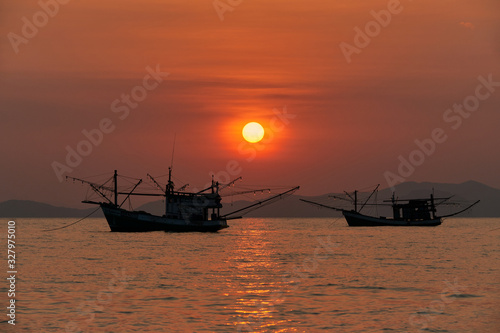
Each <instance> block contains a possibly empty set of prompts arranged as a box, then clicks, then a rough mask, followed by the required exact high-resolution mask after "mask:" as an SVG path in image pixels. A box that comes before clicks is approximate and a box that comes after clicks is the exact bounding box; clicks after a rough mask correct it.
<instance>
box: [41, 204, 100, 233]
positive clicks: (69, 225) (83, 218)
mask: <svg viewBox="0 0 500 333" xmlns="http://www.w3.org/2000/svg"><path fill="white" fill-rule="evenodd" d="M99 208H101V207H97V209H96V210H94V211H93V212H92V213H90V214H89V215H87V216H85V217H82V218H81V219H79V220H78V221H76V222H73V223H70V224H68V225H65V226H62V227H59V228H54V229H46V230H42V231H54V230H59V229H64V228H67V227H71V226H72V225H75V224H77V223H78V222H81V221H83V220H85V219H86V218H88V217H89V216H90V215H92V214H94V213H95V212H97V211H98V210H99Z"/></svg>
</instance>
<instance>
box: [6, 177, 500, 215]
mask: <svg viewBox="0 0 500 333" xmlns="http://www.w3.org/2000/svg"><path fill="white" fill-rule="evenodd" d="M433 189H434V194H435V196H436V197H448V196H451V195H454V197H453V199H452V200H453V201H468V202H473V201H476V200H481V202H480V203H479V204H478V205H477V206H476V207H474V208H473V209H472V210H471V211H470V212H468V213H466V215H465V216H470V217H500V190H499V189H495V188H492V187H490V186H487V185H484V184H482V183H479V182H475V181H468V182H465V183H462V184H445V183H429V182H422V183H417V182H406V183H403V184H399V185H397V186H396V188H395V190H396V196H397V197H398V198H399V199H409V198H427V197H429V195H430V193H432V190H433ZM299 193H300V192H299ZM331 194H335V193H331ZM328 195H329V194H325V195H321V196H311V197H307V196H301V195H292V196H290V197H288V198H286V199H285V200H279V201H277V202H275V203H273V204H272V205H269V206H265V207H262V208H261V209H258V210H256V211H253V212H251V213H249V214H247V215H245V216H247V217H298V218H300V217H332V216H340V214H339V213H338V212H335V211H333V210H329V209H319V208H316V207H314V206H311V205H308V204H306V203H304V202H302V201H300V200H299V199H306V200H311V201H319V202H322V203H325V204H328V205H332V206H335V205H337V206H339V205H342V202H340V201H338V200H337V201H334V200H333V199H332V198H328ZM337 195H339V194H337ZM391 195H392V190H391V189H383V190H380V191H379V192H378V199H379V201H380V200H383V199H389V198H390V197H391ZM360 197H362V195H360ZM223 203H224V209H223V212H225V213H229V212H231V211H234V210H237V209H239V208H242V207H245V206H247V205H248V204H249V203H250V202H249V201H236V202H233V203H227V202H223ZM342 207H343V208H350V207H347V206H345V205H342ZM439 208H442V209H439V210H438V213H441V214H443V213H447V212H453V211H457V210H459V208H458V207H450V206H443V207H439ZM94 209H95V208H94V207H90V208H88V209H75V208H66V207H56V206H52V205H49V204H44V203H40V202H35V201H24V200H9V201H5V202H2V203H0V217H3V218H16V217H83V216H86V215H88V214H89V213H91V212H92V211H93V210H94ZM372 209H373V208H372ZM137 210H144V211H147V212H150V213H153V214H158V215H162V214H163V212H164V203H163V202H162V201H155V202H150V203H147V204H144V205H142V206H140V207H139V208H137ZM363 212H367V213H373V214H374V215H389V216H390V215H391V213H390V211H388V210H387V208H385V210H384V208H382V207H379V208H378V211H377V212H375V211H370V210H363ZM93 216H94V217H99V216H103V215H102V213H101V212H100V211H99V212H98V213H96V214H94V215H93Z"/></svg>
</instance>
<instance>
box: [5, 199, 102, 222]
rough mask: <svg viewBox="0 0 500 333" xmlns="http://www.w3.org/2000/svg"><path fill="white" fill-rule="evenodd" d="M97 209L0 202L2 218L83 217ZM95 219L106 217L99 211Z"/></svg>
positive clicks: (26, 201)
mask: <svg viewBox="0 0 500 333" xmlns="http://www.w3.org/2000/svg"><path fill="white" fill-rule="evenodd" d="M94 210H95V208H87V209H77V208H67V207H57V206H52V205H49V204H46V203H41V202H36V201H29V200H8V201H4V202H0V217H7V218H18V217H83V216H86V215H88V214H90V213H91V212H92V211H94ZM93 216H94V217H99V216H104V215H102V213H101V212H100V211H99V212H98V213H95V214H94V215H93Z"/></svg>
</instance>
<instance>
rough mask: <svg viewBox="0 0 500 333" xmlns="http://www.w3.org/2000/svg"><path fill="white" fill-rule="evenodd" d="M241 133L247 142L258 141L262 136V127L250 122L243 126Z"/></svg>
mask: <svg viewBox="0 0 500 333" xmlns="http://www.w3.org/2000/svg"><path fill="white" fill-rule="evenodd" d="M242 134H243V138H244V139H245V140H247V141H248V142H251V143H255V142H259V141H260V140H262V138H263V137H264V127H262V125H261V124H259V123H256V122H251V123H248V124H246V125H245V127H243V131H242Z"/></svg>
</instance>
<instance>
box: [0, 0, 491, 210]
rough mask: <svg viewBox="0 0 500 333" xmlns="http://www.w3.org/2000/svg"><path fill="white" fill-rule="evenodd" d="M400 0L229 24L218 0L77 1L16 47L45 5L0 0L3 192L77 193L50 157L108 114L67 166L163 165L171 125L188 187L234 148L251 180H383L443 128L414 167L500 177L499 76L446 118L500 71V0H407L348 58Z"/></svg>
mask: <svg viewBox="0 0 500 333" xmlns="http://www.w3.org/2000/svg"><path fill="white" fill-rule="evenodd" d="M66 1H67V0H66ZM221 1H222V2H223V3H228V2H227V1H226V0H221ZM45 2H47V3H50V2H52V1H49V0H46V1H45ZM236 2H237V1H236ZM236 2H234V1H233V3H236ZM389 2H390V1H379V0H377V1H375V0H374V1H362V4H353V3H352V1H347V0H342V1H319V0H312V1H289V0H288V1H284V0H283V1H281V0H279V1H278V0H276V1H269V0H267V1H258V0H244V1H242V2H241V4H240V5H238V6H235V7H234V8H233V10H232V11H227V12H225V13H224V15H223V16H224V20H223V21H221V20H220V19H219V16H218V14H217V12H216V10H215V9H214V6H213V1H210V0H203V1H201V0H190V1H181V0H175V1H171V0H162V1H159V0H143V1H130V0H125V1H124V0H121V1H104V2H103V1H96V0H88V1H69V2H68V3H67V4H64V5H62V4H61V5H59V9H58V12H57V13H56V14H55V15H54V17H51V18H49V19H48V22H47V23H46V24H45V25H42V26H41V27H39V28H38V32H37V33H36V35H35V36H34V37H32V38H27V39H26V40H27V43H21V44H19V45H17V48H18V51H19V52H18V53H16V52H15V50H14V49H15V47H13V46H12V43H11V41H10V40H9V37H8V36H9V33H15V34H17V35H18V36H22V28H23V24H24V22H23V20H22V18H23V17H26V18H27V19H28V20H29V21H32V20H33V15H36V13H37V12H39V11H40V10H41V7H40V5H39V3H38V1H31V0H30V1H27V0H22V1H15V2H8V3H6V2H2V4H1V5H0V12H1V14H0V20H1V22H2V24H1V28H0V33H1V35H2V36H4V37H2V39H1V42H0V105H1V109H0V112H1V122H0V133H1V134H0V135H1V140H2V145H1V146H0V154H1V156H2V157H3V159H2V167H1V170H2V172H1V173H0V183H1V184H2V189H3V190H2V191H1V192H0V200H2V201H3V200H7V199H31V200H40V201H45V202H49V203H52V204H65V205H73V206H75V205H77V201H78V200H79V199H80V198H78V197H77V195H75V190H74V188H73V187H72V186H71V185H69V184H67V183H64V182H63V183H60V182H59V181H58V179H57V177H56V175H55V172H54V170H53V162H54V161H57V162H60V163H62V164H64V163H65V157H66V150H65V147H66V146H70V147H72V148H75V149H76V146H77V145H78V143H79V142H80V141H81V140H84V139H85V137H84V136H83V134H82V130H84V129H86V130H91V129H94V128H96V127H98V126H99V122H100V121H101V120H102V119H103V118H109V119H110V120H111V121H112V123H113V126H115V129H114V131H113V132H112V133H109V134H105V135H104V137H103V140H102V143H101V144H99V145H98V146H96V147H93V149H92V152H91V153H90V154H89V155H88V156H85V157H83V158H82V162H81V163H80V164H78V166H76V167H74V168H72V169H73V171H72V172H71V173H69V172H68V173H65V174H68V175H71V176H81V177H84V176H86V175H93V174H101V173H105V172H111V171H112V170H113V169H118V170H119V171H120V172H121V173H124V174H128V175H137V176H138V177H145V174H146V173H147V172H149V173H151V174H164V173H166V169H167V167H168V165H169V164H170V155H171V147H172V142H173V137H174V133H176V135H177V139H176V140H177V144H176V154H175V173H176V175H177V177H178V178H180V179H182V180H186V181H187V182H189V183H191V184H195V185H196V184H199V186H202V185H204V184H205V183H206V182H207V181H208V180H209V176H208V174H209V172H210V171H214V172H219V171H221V170H224V169H226V167H227V163H228V162H229V161H232V160H235V161H237V162H238V165H239V166H240V167H241V169H242V172H241V176H243V178H244V180H245V183H248V184H269V185H302V190H301V194H320V193H325V192H332V191H341V190H343V189H354V188H356V187H363V188H364V187H366V186H369V185H372V184H377V183H381V184H382V186H383V187H386V186H387V181H386V178H385V177H384V173H385V172H386V171H390V172H393V173H396V172H397V169H398V165H399V161H398V156H400V155H402V156H403V157H408V156H409V154H410V153H411V152H412V151H414V150H415V149H416V146H415V143H414V141H415V140H416V139H418V140H423V139H426V138H429V137H430V135H431V134H430V133H431V132H432V130H433V129H435V128H443V129H444V130H445V132H446V134H447V135H448V139H447V141H446V142H444V143H442V144H438V145H437V147H436V151H435V153H433V154H431V156H428V157H426V159H425V162H424V163H423V164H422V165H420V166H418V167H416V168H415V171H414V172H413V173H412V174H411V176H409V177H406V179H407V180H412V181H437V182H463V181H467V180H470V179H473V180H477V181H481V182H484V183H486V184H488V185H491V186H494V187H497V188H499V187H500V175H499V173H498V170H499V169H500V158H499V157H498V154H497V153H496V150H492V149H494V146H495V144H496V143H497V142H500V140H499V139H500V135H499V132H498V130H497V127H498V124H499V120H500V114H499V106H500V87H498V89H497V91H496V92H493V93H491V94H490V95H491V96H489V97H488V98H487V99H485V100H484V101H481V103H480V106H479V108H478V110H477V111H475V112H474V113H473V114H471V116H470V117H469V118H467V119H464V120H463V124H462V125H461V126H460V128H458V129H456V130H453V129H452V128H451V126H450V124H449V123H446V122H445V121H444V120H443V114H444V113H445V111H446V110H447V109H448V108H450V107H452V106H453V104H455V103H458V104H460V103H463V101H464V99H465V98H466V97H467V96H469V95H473V94H474V92H475V89H476V86H477V85H478V83H479V81H478V76H480V75H482V76H484V77H487V76H488V74H492V77H493V80H494V81H500V62H499V60H498V59H500V57H499V56H500V45H499V41H500V38H499V37H500V5H499V3H498V1H496V0H491V1H488V0H480V1H463V0H458V1H430V0H419V1H409V0H406V1H401V3H400V5H399V7H398V8H400V12H399V13H398V14H393V15H392V18H391V22H390V23H389V24H388V25H387V27H382V28H381V29H380V33H378V34H377V35H376V36H374V37H372V38H371V41H370V44H369V45H368V46H367V47H365V48H362V49H360V52H359V54H353V55H352V58H351V60H352V61H351V63H348V62H347V61H346V58H345V57H344V55H343V53H342V51H341V48H340V47H339V45H340V44H341V43H342V42H345V43H348V44H351V45H354V37H355V31H354V30H353V29H354V28H355V27H360V28H361V29H364V27H365V24H367V23H368V22H370V21H372V20H374V18H373V16H372V14H370V12H371V11H375V12H379V11H381V10H386V9H387V7H388V3H389ZM52 9H53V8H52ZM11 36H12V35H11ZM157 64H159V66H160V68H161V70H162V71H164V72H169V73H170V74H169V76H168V77H165V78H164V79H163V82H161V83H159V85H158V87H156V88H155V89H153V90H151V91H149V92H148V94H147V97H146V98H145V99H144V100H143V101H141V102H140V103H138V106H137V107H136V108H134V109H131V110H130V113H129V114H128V116H127V117H126V118H125V119H123V120H121V119H120V118H119V116H120V114H121V113H115V112H113V111H112V110H111V104H112V103H113V101H115V100H116V99H119V98H120V96H121V95H122V94H130V92H131V90H132V89H133V88H134V87H136V86H137V85H142V82H143V78H144V76H145V75H146V74H147V73H148V72H147V71H146V67H147V66H150V67H151V68H155V67H156V66H157ZM122 105H123V104H122ZM284 108H286V110H287V112H288V113H289V114H291V115H294V116H295V117H294V118H293V119H292V118H290V119H289V123H288V124H286V125H285V126H284V128H283V130H282V131H279V132H276V133H273V134H274V135H273V137H272V138H271V137H270V136H269V135H268V137H267V138H266V139H267V140H266V143H264V144H261V145H260V146H259V149H262V150H259V151H257V153H256V156H255V157H254V158H253V159H252V160H251V161H249V156H250V154H249V153H248V149H253V148H251V147H247V146H245V147H244V148H243V149H244V151H246V153H242V152H241V151H242V149H241V146H240V145H241V144H242V138H241V135H240V131H241V128H242V127H243V125H244V124H245V123H246V122H249V121H259V122H261V123H262V124H263V125H264V126H265V127H269V126H271V125H270V124H271V122H272V121H273V120H272V119H273V117H275V114H274V112H273V109H277V110H280V111H281V112H282V110H283V109H284ZM238 147H240V149H238ZM254 148H255V147H254Z"/></svg>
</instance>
